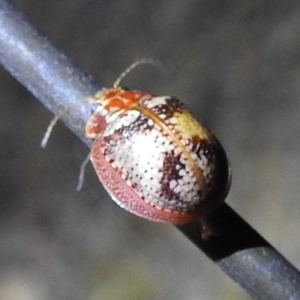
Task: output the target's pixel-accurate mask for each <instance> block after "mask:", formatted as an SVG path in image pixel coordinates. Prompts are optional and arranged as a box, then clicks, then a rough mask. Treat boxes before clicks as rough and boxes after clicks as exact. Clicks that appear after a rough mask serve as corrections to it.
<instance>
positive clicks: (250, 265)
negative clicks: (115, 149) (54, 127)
mask: <svg viewBox="0 0 300 300" xmlns="http://www.w3.org/2000/svg"><path fill="white" fill-rule="evenodd" d="M0 61H1V63H2V65H3V66H4V68H6V69H7V70H8V71H9V72H10V73H11V74H12V75H13V76H14V77H15V78H16V79H17V80H18V81H19V82H21V83H22V84H23V85H24V86H25V87H26V88H27V89H28V90H29V91H30V92H31V93H32V94H33V95H34V96H35V97H36V98H37V99H38V100H40V101H41V102H42V103H43V104H44V105H45V106H46V107H47V108H49V109H50V110H51V111H53V112H54V113H57V112H58V111H59V110H60V109H62V108H64V107H66V106H68V105H70V103H74V102H75V101H78V100H80V99H83V98H84V97H86V96H91V95H94V94H95V92H96V91H97V90H99V88H100V87H99V86H98V85H97V84H96V83H95V82H94V81H93V80H92V78H91V77H90V76H88V75H87V74H85V73H84V72H83V71H81V70H80V69H78V68H77V67H76V66H75V65H74V64H73V63H72V62H71V61H70V60H69V59H68V58H67V57H66V56H65V55H64V54H63V53H61V52H60V51H58V50H57V49H56V48H54V47H53V46H52V45H51V44H50V43H49V41H47V39H46V38H44V37H42V36H40V35H39V34H38V33H37V32H36V30H35V29H34V28H33V27H32V26H31V25H29V24H28V22H27V21H26V20H25V19H24V17H23V16H22V15H21V14H20V13H19V12H17V11H16V10H15V9H14V8H13V7H12V6H11V5H10V4H9V3H8V2H7V1H4V0H0ZM90 109H91V107H90V106H89V105H87V104H84V105H80V106H79V107H78V108H76V109H72V111H70V113H68V114H66V115H65V116H64V118H63V119H64V121H65V122H66V125H67V126H68V127H69V128H70V129H71V130H72V131H74V132H75V133H76V134H77V135H78V136H79V137H80V138H81V139H82V140H83V141H85V142H87V140H86V139H85V137H84V132H83V128H84V123H85V121H86V119H87V117H88V116H89V114H90ZM205 223H206V224H207V226H210V228H211V230H212V232H213V234H212V235H211V236H210V237H207V238H206V239H203V232H202V229H203V222H202V221H199V222H194V223H191V224H188V225H184V226H178V228H179V230H181V231H182V232H183V233H184V234H185V235H186V236H187V237H188V238H189V239H190V240H192V242H193V243H194V244H195V245H196V246H197V247H198V248H199V249H201V250H202V251H203V252H204V253H205V254H206V255H207V256H208V257H209V258H210V259H212V260H213V261H214V262H215V263H216V264H217V265H219V266H220V267H221V269H222V270H223V271H224V272H225V273H226V274H227V275H229V276H230V277H231V278H232V279H233V280H235V281H236V282H237V283H238V284H239V285H240V286H242V287H243V288H244V289H245V290H246V291H247V292H248V293H249V294H250V295H251V296H252V297H253V298H254V299H300V274H299V272H298V270H296V269H295V268H294V267H293V266H292V265H291V264H290V263H289V262H288V261H287V260H286V259H285V258H284V257H283V256H282V255H281V254H280V253H278V252H277V251H276V250H275V249H274V248H273V247H272V246H271V245H270V244H269V243H268V242H266V241H265V240H264V239H263V238H262V237H261V236H260V235H259V234H258V233H257V232H256V231H254V230H253V229H252V228H251V227H250V226H249V225H248V224H247V223H246V222H245V221H244V220H243V219H242V218H241V217H240V216H238V215H237V214H236V213H235V212H234V211H233V210H232V209H231V208H230V207H229V206H227V205H226V204H224V205H222V206H221V207H220V208H219V209H218V210H216V211H215V212H213V213H212V214H211V216H210V217H209V218H207V219H206V220H205Z"/></svg>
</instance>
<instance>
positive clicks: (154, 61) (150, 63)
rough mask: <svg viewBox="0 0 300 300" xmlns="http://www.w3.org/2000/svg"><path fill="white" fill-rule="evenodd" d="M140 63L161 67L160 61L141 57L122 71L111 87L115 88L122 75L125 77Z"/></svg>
mask: <svg viewBox="0 0 300 300" xmlns="http://www.w3.org/2000/svg"><path fill="white" fill-rule="evenodd" d="M140 65H153V66H157V67H159V68H160V67H161V66H160V63H159V62H158V61H156V60H154V59H152V58H142V59H140V60H137V61H136V62H134V63H133V64H131V65H130V66H129V67H128V68H127V69H126V70H125V71H124V72H123V73H121V75H120V76H119V78H118V79H117V80H116V81H115V82H114V85H113V87H114V88H117V87H119V85H120V83H121V81H122V80H123V79H124V77H126V76H127V75H128V74H129V73H130V72H131V71H132V70H133V69H135V68H136V67H137V66H140Z"/></svg>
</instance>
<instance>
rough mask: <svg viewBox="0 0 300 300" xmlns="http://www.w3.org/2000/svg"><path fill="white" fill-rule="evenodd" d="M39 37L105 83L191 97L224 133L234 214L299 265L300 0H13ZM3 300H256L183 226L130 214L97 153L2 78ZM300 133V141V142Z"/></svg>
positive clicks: (0, 247)
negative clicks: (82, 170) (98, 164)
mask: <svg viewBox="0 0 300 300" xmlns="http://www.w3.org/2000/svg"><path fill="white" fill-rule="evenodd" d="M13 2H14V4H15V5H16V7H17V8H18V9H20V10H21V11H22V12H23V13H24V14H25V15H26V16H27V17H28V18H29V19H30V20H31V22H32V23H33V24H34V25H35V26H36V27H37V28H38V29H39V31H40V32H41V33H43V34H44V35H45V36H47V37H48V38H49V40H50V41H52V42H53V43H54V44H55V45H56V46H58V47H59V48H61V49H62V50H63V51H64V52H65V53H66V54H67V55H69V56H70V57H71V58H73V59H74V60H75V61H76V62H77V63H78V65H79V66H81V67H82V68H83V69H85V70H86V71H87V72H89V73H90V74H92V75H93V76H94V77H95V78H96V79H97V80H98V81H99V82H100V83H101V84H103V85H104V86H106V87H109V86H111V85H112V83H113V81H114V80H115V79H116V78H117V77H118V75H119V74H120V73H121V72H122V71H123V70H124V69H125V68H126V67H127V66H128V65H129V64H131V63H132V62H133V61H135V60H136V59H139V58H143V57H151V58H154V59H157V60H159V61H161V62H162V64H163V65H164V72H161V71H159V70H156V69H154V68H153V67H151V66H150V67H149V66H145V67H141V68H139V69H138V70H136V71H134V72H132V73H131V74H130V75H129V76H128V77H127V78H126V79H125V80H124V84H125V86H127V87H130V88H134V89H143V90H147V91H151V92H153V93H157V94H161V95H162V94H171V95H175V96H177V97H178V98H180V99H182V100H183V101H184V102H185V103H186V104H187V105H188V106H189V107H190V108H191V109H192V110H193V111H195V112H196V114H197V116H198V117H199V118H200V119H201V120H202V121H203V122H204V123H205V124H207V125H208V126H209V127H210V128H211V130H212V131H213V132H214V133H215V134H216V135H217V136H218V137H219V139H220V141H221V142H222V143H223V145H224V148H225V149H226V150H227V153H228V156H229V158H230V161H231V165H232V170H233V184H232V188H231V191H230V194H229V196H228V198H227V202H228V204H229V205H230V206H231V207H233V208H234V209H235V210H236V211H237V212H238V213H239V214H240V215H241V216H242V217H243V218H245V219H246V220H247V221H248V222H249V223H250V224H251V225H252V226H253V227H254V228H255V229H256V230H258V231H259V232H260V233H261V234H262V235H263V236H264V237H265V238H266V239H267V240H268V241H269V242H270V243H271V244H273V245H274V246H275V247H276V248H277V249H278V250H279V251H280V252H282V253H283V254H284V255H285V256H286V257H287V258H288V259H289V260H290V261H291V262H292V263H293V264H294V265H295V266H296V267H298V268H300V251H299V249H300V242H299V234H300V229H299V228H300V218H299V214H300V201H299V198H300V196H299V194H300V193H299V192H300V139H299V130H300V119H299V115H300V101H299V99H300V68H299V66H300V34H299V32H300V3H299V1H293V0H286V1H266V0H263V1H247V0H244V1H236V0H228V1H224V0H219V1H205V0H201V1H197V0H185V1H182V0H173V1H167V0H152V1H138V0H127V1H125V0H110V1H105V0H103V1H97V0H89V1H83V0H72V1H70V0H69V1H68V0H61V1H47V0H45V1H38V0H14V1H13ZM0 91H1V109H0V124H1V126H0V148H1V150H0V161H1V171H0V193H1V198H0V270H1V271H0V299H1V300H2V299H5V300H10V299H13V300H52V299H57V300H61V299H70V300H79V299H88V300H96V299H97V300H98V299H101V300H102V299H114V300H115V299H122V300H134V299H137V300H148V299H154V300H158V299H164V300H168V299H172V300H173V299H186V300H194V299H195V300H196V299H203V300H204V299H205V300H212V299H224V300H233V299H249V298H248V296H246V295H245V293H244V291H243V290H242V289H241V288H239V287H238V286H237V285H236V284H235V283H233V282H232V281H231V279H229V278H228V277H227V276H225V275H224V274H223V273H222V272H221V271H220V270H219V268H218V267H216V266H215V265H214V264H213V263H212V262H211V261H209V260H208V259H207V258H206V257H205V256H204V254H202V253H201V252H199V251H198V250H197V249H196V248H195V247H194V246H193V245H192V244H191V243H190V242H189V241H188V240H187V239H186V238H185V237H183V236H182V235H181V234H180V233H179V232H178V231H177V230H175V229H174V228H173V227H171V226H164V225H160V224H152V223H150V222H148V221H145V220H142V219H140V218H137V217H135V216H133V215H130V214H128V213H127V212H125V211H123V210H121V209H120V208H118V207H117V206H116V205H115V204H114V203H113V202H112V201H110V199H109V197H108V195H107V194H106V192H105V191H104V190H103V188H102V186H101V184H100V183H99V182H98V179H97V178H96V175H95V173H94V171H93V169H92V167H91V166H89V167H88V168H87V172H86V177H85V183H84V187H83V189H82V191H81V192H79V193H78V192H76V190H75V187H76V184H77V178H78V174H79V167H80V165H81V163H82V161H83V159H84V158H85V157H86V155H87V153H88V149H87V148H86V147H85V146H84V145H83V144H82V143H81V142H80V140H78V139H77V138H76V137H75V136H74V135H73V134H72V133H70V132H69V130H68V129H66V128H65V127H64V126H63V125H61V124H60V125H58V126H57V127H56V128H55V134H53V135H52V138H51V140H50V142H49V145H48V148H47V149H46V150H43V149H41V148H40V147H39V144H40V140H41V138H42V136H43V133H44V131H45V128H46V127H47V125H48V123H49V121H50V119H51V118H52V114H51V113H50V112H49V111H47V110H46V109H45V108H43V107H42V106H41V104H40V103H39V102H38V101H37V100H36V99H34V97H33V96H32V95H30V94H29V93H28V92H27V91H26V90H25V89H24V88H23V87H22V86H21V85H20V84H19V83H18V82H16V80H15V79H13V78H12V77H11V76H10V75H9V74H8V73H7V72H6V71H4V70H2V69H1V70H0ZM297 132H298V133H297Z"/></svg>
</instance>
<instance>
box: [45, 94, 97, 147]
mask: <svg viewBox="0 0 300 300" xmlns="http://www.w3.org/2000/svg"><path fill="white" fill-rule="evenodd" d="M83 102H90V103H93V102H95V99H94V98H93V97H87V98H84V99H82V100H80V101H76V102H75V103H72V104H70V105H69V106H67V107H65V108H64V109H62V110H61V111H59V112H58V113H57V114H56V115H55V116H54V118H53V119H52V120H51V122H50V124H49V126H48V128H47V130H46V132H45V134H44V137H43V139H42V141H41V147H42V148H46V146H47V143H48V140H49V138H50V135H51V133H52V130H53V127H54V126H55V125H56V123H57V121H58V120H59V119H60V118H61V117H62V116H64V115H65V114H67V113H68V112H69V111H70V110H71V109H73V108H74V107H76V106H77V105H78V104H80V103H83Z"/></svg>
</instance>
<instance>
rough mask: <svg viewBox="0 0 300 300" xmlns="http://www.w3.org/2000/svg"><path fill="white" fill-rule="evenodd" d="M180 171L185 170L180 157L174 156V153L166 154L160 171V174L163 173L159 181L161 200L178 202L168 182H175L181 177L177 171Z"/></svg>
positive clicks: (176, 195) (177, 197) (177, 196)
mask: <svg viewBox="0 0 300 300" xmlns="http://www.w3.org/2000/svg"><path fill="white" fill-rule="evenodd" d="M181 169H185V166H184V164H182V163H181V162H180V155H175V154H174V151H171V152H169V153H166V155H165V159H164V163H163V167H162V169H161V172H162V173H163V176H162V179H161V195H162V197H163V198H165V199H168V200H179V195H178V194H177V193H175V192H174V191H173V190H172V189H171V188H170V181H171V180H176V181H177V180H178V179H180V178H181V177H182V176H180V175H179V170H181Z"/></svg>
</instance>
